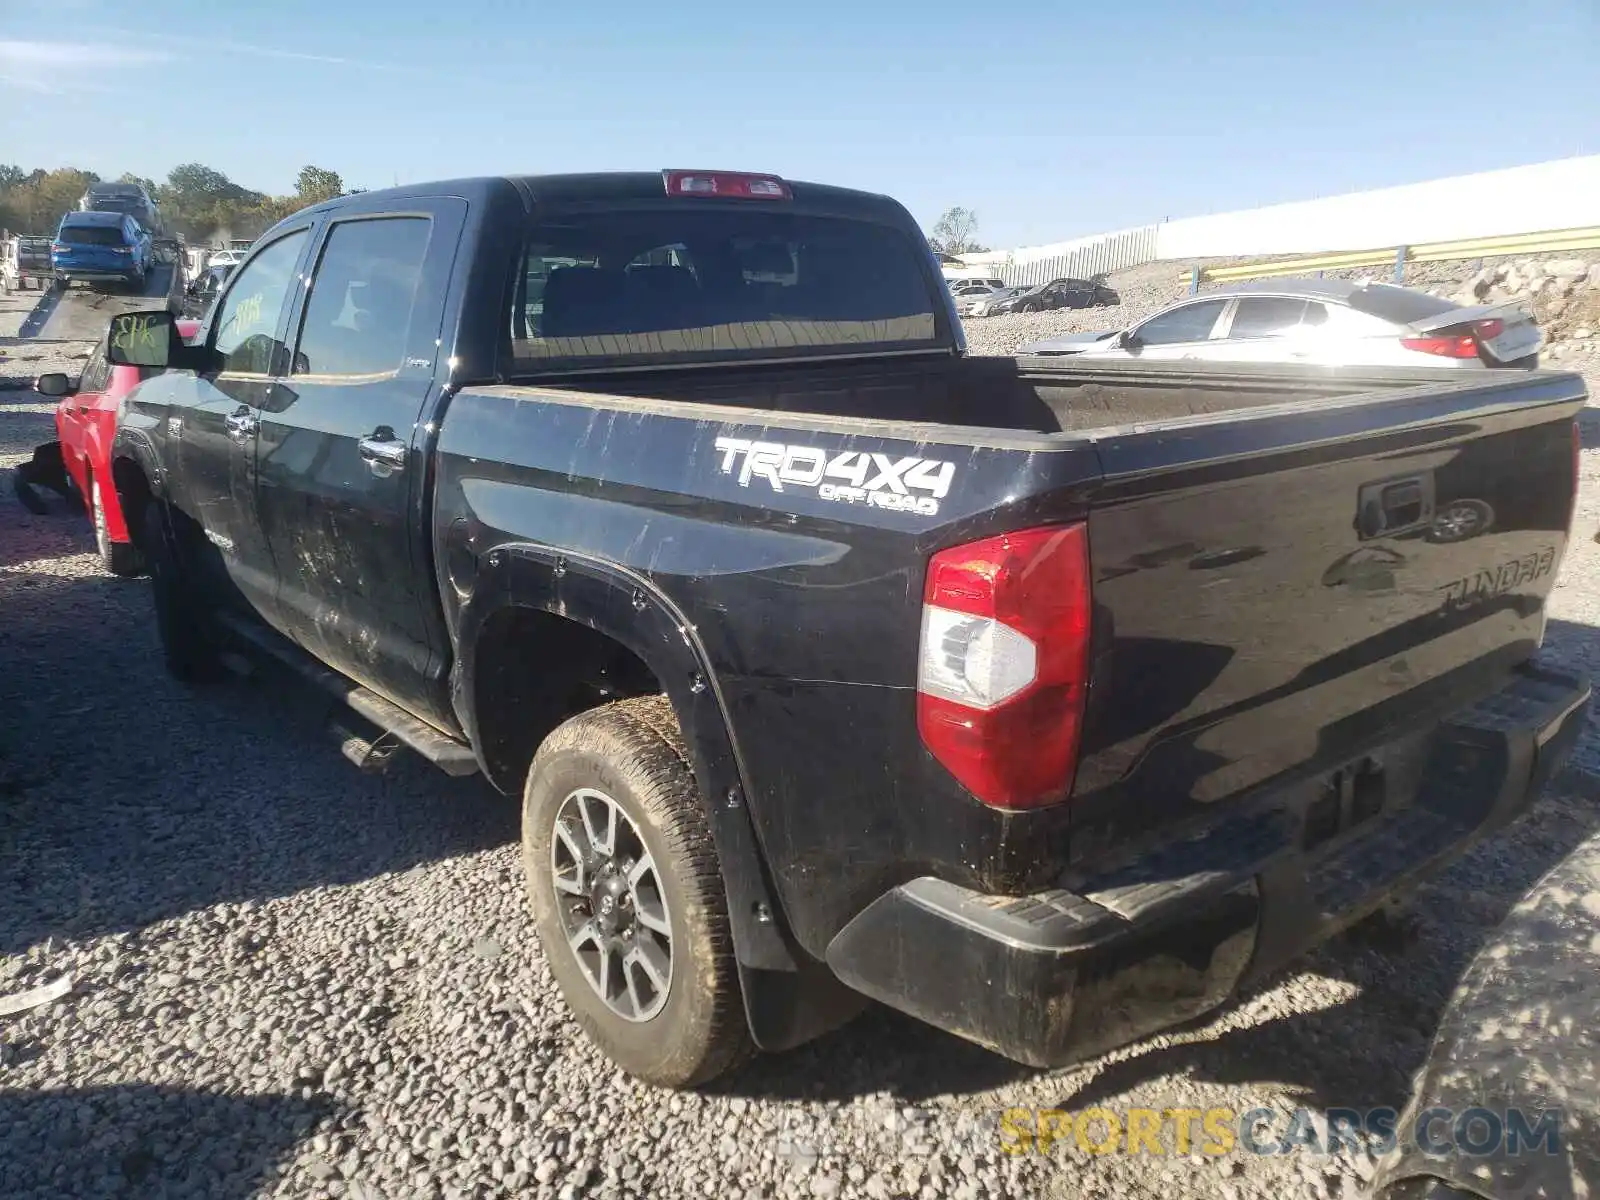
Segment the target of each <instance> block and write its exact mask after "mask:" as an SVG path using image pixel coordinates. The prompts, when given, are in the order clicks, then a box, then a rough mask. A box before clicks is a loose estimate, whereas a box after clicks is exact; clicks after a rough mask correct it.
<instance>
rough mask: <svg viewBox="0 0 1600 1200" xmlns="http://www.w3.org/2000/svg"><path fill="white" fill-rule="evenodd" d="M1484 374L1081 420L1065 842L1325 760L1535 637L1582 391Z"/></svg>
mask: <svg viewBox="0 0 1600 1200" xmlns="http://www.w3.org/2000/svg"><path fill="white" fill-rule="evenodd" d="M1485 376H1486V379H1485V381H1484V382H1483V383H1481V384H1478V383H1476V381H1474V384H1472V385H1468V386H1463V385H1461V384H1459V383H1456V384H1451V385H1446V386H1439V387H1420V388H1411V389H1406V390H1404V391H1400V392H1394V393H1390V394H1387V395H1367V396H1354V397H1347V398H1343V399H1339V398H1330V399H1324V400H1310V401H1305V402H1298V403H1295V404H1289V405H1280V406H1274V407H1271V408H1262V409H1258V410H1255V411H1253V412H1248V413H1233V414H1224V415H1220V416H1216V417H1201V418H1196V419H1193V420H1187V421H1179V422H1163V423H1162V424H1161V425H1160V426H1152V427H1142V428H1141V427H1129V428H1124V429H1119V430H1108V431H1106V432H1105V433H1104V434H1103V435H1100V436H1097V437H1096V439H1095V440H1096V444H1097V447H1098V449H1099V451H1100V456H1101V462H1102V468H1103V470H1104V472H1105V480H1104V483H1103V485H1102V488H1101V489H1100V491H1099V492H1098V494H1097V495H1096V496H1095V497H1094V499H1093V501H1092V511H1091V515H1090V518H1089V529H1090V544H1091V553H1092V560H1093V568H1094V596H1095V656H1096V657H1095V665H1094V672H1093V677H1092V679H1093V682H1092V686H1091V698H1090V710H1089V712H1088V714H1087V722H1086V728H1085V735H1084V738H1085V740H1084V746H1083V759H1082V762H1081V765H1080V768H1079V773H1078V777H1077V782H1076V787H1075V791H1076V799H1075V803H1074V817H1073V822H1074V833H1073V838H1072V843H1073V856H1074V858H1080V857H1082V856H1089V855H1094V854H1095V853H1096V852H1097V850H1099V849H1103V848H1106V847H1109V846H1111V845H1116V846H1118V847H1123V846H1126V845H1128V844H1129V843H1130V842H1137V841H1139V840H1140V839H1141V836H1142V835H1148V834H1149V833H1150V832H1152V831H1154V830H1157V829H1165V830H1166V831H1167V833H1168V835H1169V836H1170V831H1171V828H1172V825H1173V822H1174V821H1181V820H1184V819H1185V818H1200V817H1202V816H1203V815H1204V814H1205V813H1207V812H1212V811H1215V810H1214V808H1213V807H1212V806H1214V805H1215V804H1216V803H1217V802H1219V801H1223V800H1232V799H1236V798H1238V797H1241V796H1243V795H1247V794H1248V793H1249V791H1250V789H1252V788H1253V787H1255V785H1258V784H1261V783H1264V782H1266V781H1267V780H1269V779H1275V778H1282V777H1283V776H1284V774H1285V773H1286V772H1300V773H1303V774H1305V775H1310V774H1313V773H1315V772H1319V771H1328V770H1332V769H1334V768H1337V767H1339V766H1341V765H1343V764H1345V763H1347V762H1349V761H1351V760H1353V759H1355V758H1356V757H1358V756H1360V755H1363V754H1365V753H1366V752H1367V750H1368V749H1369V748H1371V747H1373V746H1377V745H1380V744H1382V743H1383V742H1384V741H1385V740H1388V738H1391V737H1393V736H1394V734H1395V732H1396V731H1414V730H1418V729H1420V728H1423V727H1425V726H1426V725H1427V724H1428V723H1429V722H1432V721H1436V720H1438V719H1440V718H1442V717H1443V715H1444V714H1445V713H1447V712H1449V711H1451V710H1452V709H1454V708H1458V707H1460V706H1462V705H1463V704H1467V703H1471V702H1472V701H1473V700H1475V699H1477V698H1479V697H1481V696H1482V695H1484V694H1486V693H1488V692H1489V691H1490V690H1492V689H1493V688H1495V687H1497V686H1499V685H1500V684H1501V683H1502V682H1503V680H1504V678H1505V675H1506V673H1507V672H1508V670H1509V668H1510V667H1511V666H1512V665H1513V664H1514V663H1516V662H1517V661H1519V660H1521V659H1523V658H1525V657H1527V656H1528V655H1529V654H1530V653H1531V652H1532V651H1533V650H1534V649H1535V648H1536V647H1537V646H1538V644H1539V642H1540V640H1541V638H1542V636H1543V629H1544V601H1545V598H1546V596H1547V595H1548V594H1549V592H1550V589H1551V588H1552V587H1553V586H1554V584H1555V579H1556V572H1557V569H1558V567H1559V565H1560V562H1561V558H1562V554H1563V551H1564V549H1565V546H1566V540H1567V536H1568V525H1569V522H1570V518H1571V512H1572V504H1573V499H1574V494H1575V451H1576V426H1575V421H1574V418H1575V416H1576V414H1577V411H1578V409H1579V408H1580V407H1581V406H1582V404H1583V403H1584V399H1585V396H1584V390H1583V385H1582V382H1581V380H1580V379H1579V378H1578V377H1576V376H1571V375H1564V374H1563V375H1557V374H1549V375H1546V374H1536V375H1533V376H1523V377H1521V378H1520V379H1519V380H1517V381H1516V384H1515V385H1514V386H1513V385H1511V384H1509V383H1508V382H1507V381H1506V379H1505V377H1504V376H1503V375H1501V374H1500V373H1499V372H1494V373H1492V374H1491V373H1488V372H1485Z"/></svg>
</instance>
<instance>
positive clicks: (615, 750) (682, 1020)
mask: <svg viewBox="0 0 1600 1200" xmlns="http://www.w3.org/2000/svg"><path fill="white" fill-rule="evenodd" d="M522 860H523V868H524V871H525V872H526V876H527V884H528V891H529V896H530V898H531V900H532V903H533V913H534V923H535V927H536V928H537V930H538V934H539V941H540V943H541V944H542V945H543V947H544V952H545V958H546V960H547V961H548V962H549V964H550V970H551V973H552V974H553V975H554V976H555V979H556V983H557V984H558V985H559V986H560V988H561V992H562V995H563V996H564V997H565V999H566V1001H567V1004H568V1005H569V1006H570V1007H571V1008H572V1010H573V1012H574V1014H575V1015H576V1016H577V1019H578V1021H579V1023H580V1024H581V1025H582V1026H583V1028H584V1030H585V1031H586V1032H587V1033H588V1035H589V1037H590V1038H591V1039H592V1040H593V1041H594V1042H595V1044H596V1045H597V1046H599V1048H600V1049H601V1050H602V1051H604V1052H605V1054H606V1055H607V1056H608V1057H609V1058H610V1059H611V1060H612V1061H613V1062H614V1063H616V1064H617V1065H618V1066H619V1067H621V1068H622V1069H623V1070H625V1071H627V1072H628V1073H629V1074H631V1075H633V1076H635V1077H636V1078H639V1079H641V1080H644V1081H646V1082H649V1083H653V1084H657V1085H659V1086H663V1087H691V1086H694V1085H695V1084H699V1083H704V1082H706V1081H707V1080H709V1079H712V1078H714V1077H716V1076H718V1075H721V1074H723V1073H724V1072H726V1071H728V1070H729V1069H731V1068H732V1067H734V1066H735V1065H737V1064H738V1063H739V1062H741V1061H742V1060H743V1059H744V1058H745V1057H746V1056H747V1055H748V1054H749V1053H750V1035H749V1030H748V1027H747V1026H746V1024H745V1019H744V1009H743V1004H742V1001H741V998H740V993H739V980H738V970H737V967H736V966H735V963H734V958H733V941H732V935H731V933H730V930H729V925H728V911H727V900H726V898H725V894H724V890H723V885H722V874H721V868H720V865H719V863H718V860H717V852H716V847H715V845H714V844H713V843H712V840H711V831H710V827H709V826H708V824H707V820H706V813H705V806H704V803H703V802H702V800H701V798H700V794H699V789H698V788H697V787H696V785H695V779H694V773H693V771H692V770H691V769H690V767H689V763H688V758H687V756H686V754H685V751H684V746H683V739H682V736H681V735H680V733H679V731H678V724H677V720H676V718H675V717H674V716H673V713H672V707H671V705H670V704H669V703H668V702H667V700H666V698H665V697H662V696H653V697H646V698H641V699H633V700H620V701H617V702H615V703H613V704H608V705H606V706H604V707H602V708H596V709H591V710H590V711H589V712H586V713H582V714H580V715H579V716H576V717H574V718H572V719H571V720H570V721H567V722H566V723H564V724H563V725H561V726H560V727H559V728H557V729H556V730H555V732H553V733H552V734H551V735H550V736H549V737H548V738H546V739H545V741H544V744H543V745H541V746H540V747H539V751H538V753H537V754H536V755H535V756H534V760H533V764H532V766H531V767H530V768H529V770H528V781H527V786H526V788H525V789H524V791H523V805H522Z"/></svg>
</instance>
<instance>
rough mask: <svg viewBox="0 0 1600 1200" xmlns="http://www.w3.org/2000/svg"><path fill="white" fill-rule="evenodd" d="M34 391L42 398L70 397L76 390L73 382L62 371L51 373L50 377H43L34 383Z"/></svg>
mask: <svg viewBox="0 0 1600 1200" xmlns="http://www.w3.org/2000/svg"><path fill="white" fill-rule="evenodd" d="M33 390H34V391H36V392H38V393H39V394H40V395H41V396H50V397H56V396H70V395H72V393H73V392H74V391H76V390H77V389H75V388H74V387H73V386H72V380H70V379H68V378H67V377H66V376H65V375H63V374H62V373H61V372H60V371H51V372H50V373H49V374H48V375H41V376H39V378H37V379H35V380H34V381H33Z"/></svg>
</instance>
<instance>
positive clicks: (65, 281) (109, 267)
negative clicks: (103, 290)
mask: <svg viewBox="0 0 1600 1200" xmlns="http://www.w3.org/2000/svg"><path fill="white" fill-rule="evenodd" d="M154 264H155V247H154V246H153V245H152V243H151V241H150V234H149V233H148V232H146V231H145V229H144V227H143V226H141V225H140V224H139V222H138V221H136V220H134V219H133V218H132V217H130V216H127V215H125V214H122V213H107V212H71V213H68V214H67V215H66V216H64V217H62V218H61V227H60V228H59V229H57V230H56V236H55V240H54V241H53V242H51V243H50V265H51V267H52V269H54V271H55V274H56V279H57V280H59V281H60V283H61V286H62V287H71V286H72V284H73V283H74V282H76V281H78V280H82V281H83V282H85V283H90V284H94V283H122V284H126V285H127V286H128V287H129V288H130V289H132V290H134V291H143V290H144V285H145V284H146V282H148V281H149V278H150V270H151V268H152V267H153V266H154Z"/></svg>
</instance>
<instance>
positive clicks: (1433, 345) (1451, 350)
mask: <svg viewBox="0 0 1600 1200" xmlns="http://www.w3.org/2000/svg"><path fill="white" fill-rule="evenodd" d="M1471 328H1472V332H1471V333H1455V334H1449V335H1448V336H1444V337H1437V336H1436V337H1409V338H1401V339H1400V344H1401V345H1402V346H1404V347H1405V348H1406V349H1407V350H1417V351H1420V352H1421V353H1423V354H1437V355H1439V356H1440V357H1442V358H1477V357H1478V348H1479V347H1480V346H1482V345H1483V343H1484V342H1492V341H1494V339H1495V338H1497V337H1499V336H1500V335H1501V334H1502V333H1504V332H1505V330H1506V323H1505V322H1504V321H1502V320H1500V319H1499V318H1495V319H1493V320H1489V321H1474V322H1473V323H1472V326H1471Z"/></svg>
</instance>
